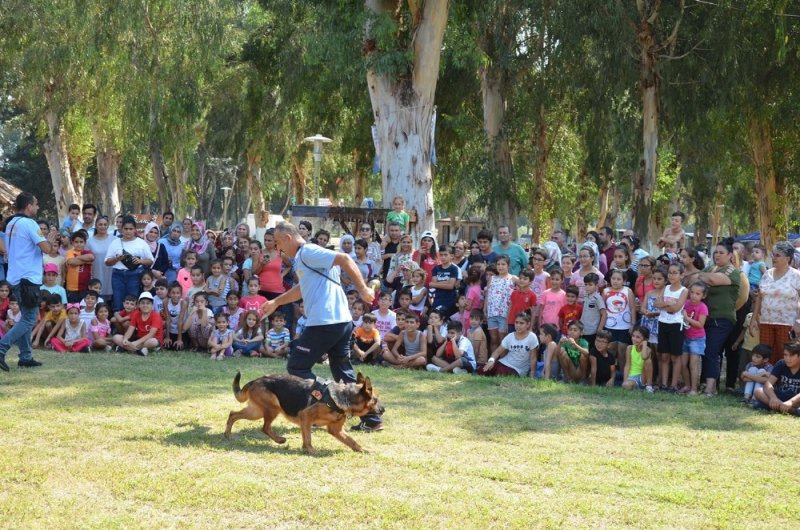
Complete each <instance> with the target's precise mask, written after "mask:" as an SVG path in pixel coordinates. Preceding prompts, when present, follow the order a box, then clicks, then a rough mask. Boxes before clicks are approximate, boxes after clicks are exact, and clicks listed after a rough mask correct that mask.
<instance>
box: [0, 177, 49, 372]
mask: <svg viewBox="0 0 800 530" xmlns="http://www.w3.org/2000/svg"><path fill="white" fill-rule="evenodd" d="M14 208H15V209H16V211H17V214H16V215H14V217H12V218H11V219H9V220H8V223H7V224H6V229H5V241H6V252H7V253H8V278H7V279H8V282H9V283H10V284H11V287H12V289H13V291H14V296H15V297H16V299H17V301H18V302H19V307H20V311H21V312H22V317H21V319H20V321H19V323H17V324H16V325H14V326H13V327H12V328H11V330H10V331H9V332H8V333H7V334H6V335H5V336H4V337H3V338H2V340H0V370H3V371H5V372H8V364H6V360H5V358H6V353H7V352H8V350H9V349H10V348H11V346H12V345H13V344H16V345H17V346H18V347H19V362H18V363H17V364H18V366H20V367H23V368H34V367H36V366H41V365H42V363H40V362H38V361H36V360H34V358H33V352H32V351H31V330H33V326H34V325H36V319H37V317H38V316H39V302H38V298H37V300H35V301H33V302H34V303H33V304H31V303H26V302H28V301H27V300H26V297H24V296H22V294H21V291H22V288H23V287H24V288H25V289H26V290H28V291H31V292H35V293H37V295H38V292H39V287H40V286H41V284H42V252H48V253H49V252H50V250H51V245H53V244H54V239H55V237H54V236H53V235H50V234H48V237H47V238H45V236H44V234H42V230H41V228H39V224H38V223H37V222H36V221H35V220H34V219H33V217H34V216H35V215H36V213H37V212H38V211H39V201H38V200H37V199H36V197H34V196H33V194H31V193H29V192H27V191H23V192H22V193H20V194H19V195H17V198H16V200H15V201H14Z"/></svg>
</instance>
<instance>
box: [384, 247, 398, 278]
mask: <svg viewBox="0 0 800 530" xmlns="http://www.w3.org/2000/svg"><path fill="white" fill-rule="evenodd" d="M399 247H400V242H399V241H398V242H397V243H392V241H391V240H389V243H387V244H386V248H385V249H384V250H383V254H396V253H397V249H398V248H399ZM391 261H392V260H391V259H385V260H383V267H381V277H382V278H386V275H387V274H389V263H391Z"/></svg>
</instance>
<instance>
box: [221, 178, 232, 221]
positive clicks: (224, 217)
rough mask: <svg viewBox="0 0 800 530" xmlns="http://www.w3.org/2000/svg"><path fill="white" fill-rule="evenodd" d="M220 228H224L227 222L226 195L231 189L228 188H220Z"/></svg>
mask: <svg viewBox="0 0 800 530" xmlns="http://www.w3.org/2000/svg"><path fill="white" fill-rule="evenodd" d="M220 189H221V190H222V228H225V226H226V223H227V222H228V194H229V193H230V192H231V190H232V189H233V188H231V187H229V186H222V187H221V188H220Z"/></svg>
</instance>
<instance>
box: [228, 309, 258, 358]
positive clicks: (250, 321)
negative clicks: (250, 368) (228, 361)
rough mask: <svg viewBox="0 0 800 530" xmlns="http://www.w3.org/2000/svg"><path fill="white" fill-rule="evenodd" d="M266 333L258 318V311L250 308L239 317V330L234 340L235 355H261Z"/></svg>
mask: <svg viewBox="0 0 800 530" xmlns="http://www.w3.org/2000/svg"><path fill="white" fill-rule="evenodd" d="M263 342H264V333H263V332H262V331H261V324H260V322H259V318H258V311H253V310H250V311H248V312H247V313H245V314H244V316H243V317H242V318H240V319H239V330H238V331H237V332H236V338H235V339H234V341H233V348H234V351H233V356H234V357H239V356H242V355H243V356H245V357H260V356H261V353H260V351H259V350H260V349H261V346H262V344H263Z"/></svg>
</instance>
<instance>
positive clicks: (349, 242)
mask: <svg viewBox="0 0 800 530" xmlns="http://www.w3.org/2000/svg"><path fill="white" fill-rule="evenodd" d="M355 244H356V239H355V238H354V237H353V236H351V235H350V234H345V235H343V236H342V237H340V238H339V252H342V253H344V254H347V255H348V256H350V257H351V258H353V259H356V251H355V248H354V247H355Z"/></svg>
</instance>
